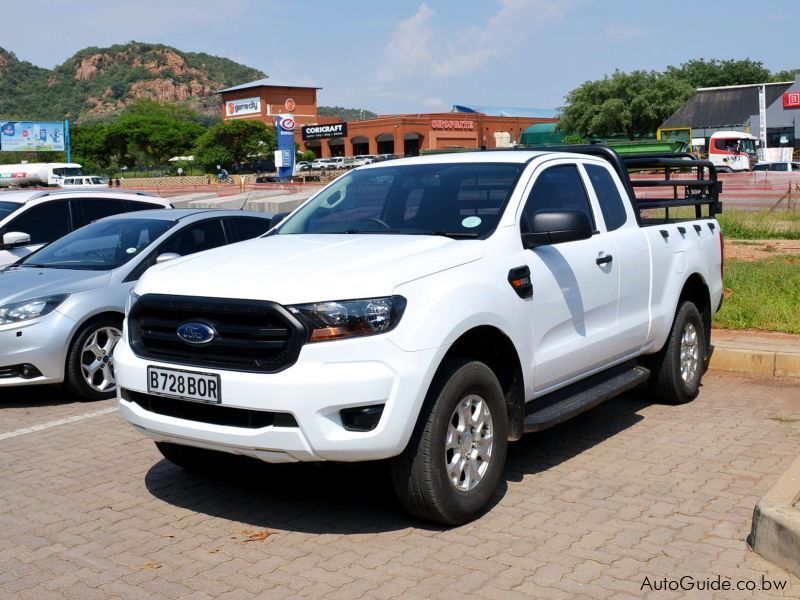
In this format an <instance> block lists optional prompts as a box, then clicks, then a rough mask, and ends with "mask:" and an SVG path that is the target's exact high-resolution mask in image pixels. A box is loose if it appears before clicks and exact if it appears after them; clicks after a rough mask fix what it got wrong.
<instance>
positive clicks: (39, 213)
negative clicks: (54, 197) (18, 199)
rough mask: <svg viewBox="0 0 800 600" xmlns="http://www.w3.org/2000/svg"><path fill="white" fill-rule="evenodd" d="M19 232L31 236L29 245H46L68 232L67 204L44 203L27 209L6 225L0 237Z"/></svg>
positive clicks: (0, 232)
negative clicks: (10, 232) (11, 232)
mask: <svg viewBox="0 0 800 600" xmlns="http://www.w3.org/2000/svg"><path fill="white" fill-rule="evenodd" d="M9 231H21V232H23V233H27V234H28V235H30V236H31V244H47V243H48V242H52V241H53V240H57V239H58V238H60V237H63V236H65V235H66V234H68V233H69V231H70V215H69V204H68V203H67V202H66V201H61V202H46V203H44V204H38V205H36V206H34V207H32V208H29V209H28V210H26V211H25V212H23V213H22V214H20V215H19V216H18V217H17V218H16V219H12V220H11V222H10V223H9V224H8V225H6V226H5V227H4V228H3V230H2V231H0V235H2V234H4V233H7V232H9Z"/></svg>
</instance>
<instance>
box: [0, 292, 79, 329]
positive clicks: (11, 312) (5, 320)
mask: <svg viewBox="0 0 800 600" xmlns="http://www.w3.org/2000/svg"><path fill="white" fill-rule="evenodd" d="M67 296H69V294H55V295H53V296H42V297H41V298H31V299H30V300H23V301H22V302H12V303H11V304H4V305H3V306H0V325H9V324H10V323H19V322H20V321H29V320H31V319H38V318H39V317H43V316H45V315H46V314H48V313H51V312H53V311H54V310H55V309H56V307H57V306H58V305H59V304H61V303H62V302H64V300H66V299H67Z"/></svg>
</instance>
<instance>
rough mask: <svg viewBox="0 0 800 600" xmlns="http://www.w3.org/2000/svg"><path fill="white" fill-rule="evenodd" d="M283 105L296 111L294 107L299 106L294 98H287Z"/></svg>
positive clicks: (290, 110)
mask: <svg viewBox="0 0 800 600" xmlns="http://www.w3.org/2000/svg"><path fill="white" fill-rule="evenodd" d="M283 105H284V106H285V107H286V110H288V111H289V112H294V109H295V108H297V103H296V102H295V101H294V98H287V99H286V102H284V103H283Z"/></svg>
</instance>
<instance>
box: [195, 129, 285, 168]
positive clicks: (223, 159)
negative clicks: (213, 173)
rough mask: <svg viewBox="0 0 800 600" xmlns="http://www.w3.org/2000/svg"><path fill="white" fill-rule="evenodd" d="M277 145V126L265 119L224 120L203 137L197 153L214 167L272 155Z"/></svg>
mask: <svg viewBox="0 0 800 600" xmlns="http://www.w3.org/2000/svg"><path fill="white" fill-rule="evenodd" d="M276 146H277V137H276V134H275V128H274V127H268V126H267V125H265V124H264V123H262V122H261V121H241V120H240V121H223V122H222V123H218V124H216V125H213V126H212V127H211V128H210V129H209V130H208V131H206V132H205V133H204V134H203V135H201V136H200V138H199V139H198V140H197V144H196V145H195V150H194V155H195V160H196V161H197V162H199V163H200V164H202V165H205V166H207V167H211V168H213V167H215V166H216V165H223V166H230V165H231V164H233V163H242V162H248V161H250V160H252V159H254V158H257V157H260V156H267V155H270V154H271V153H272V152H274V151H275V148H276Z"/></svg>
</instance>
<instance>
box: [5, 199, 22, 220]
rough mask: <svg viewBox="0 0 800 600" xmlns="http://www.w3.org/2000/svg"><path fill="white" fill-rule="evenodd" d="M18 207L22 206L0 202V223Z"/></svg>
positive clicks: (16, 203) (17, 203)
mask: <svg viewBox="0 0 800 600" xmlns="http://www.w3.org/2000/svg"><path fill="white" fill-rule="evenodd" d="M20 206H22V204H20V203H19V202H0V221H2V220H3V219H5V218H6V217H7V216H8V215H10V214H11V213H12V212H14V211H15V210H17V209H18V208H19V207H20Z"/></svg>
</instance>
